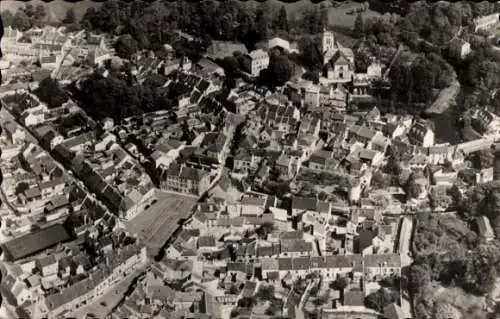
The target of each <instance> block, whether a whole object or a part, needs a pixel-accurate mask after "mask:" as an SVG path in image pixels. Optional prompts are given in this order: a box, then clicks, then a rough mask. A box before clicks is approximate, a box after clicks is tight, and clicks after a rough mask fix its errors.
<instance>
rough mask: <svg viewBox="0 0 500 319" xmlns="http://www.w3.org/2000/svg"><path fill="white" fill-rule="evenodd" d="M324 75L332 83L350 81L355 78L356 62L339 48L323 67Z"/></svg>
mask: <svg viewBox="0 0 500 319" xmlns="http://www.w3.org/2000/svg"><path fill="white" fill-rule="evenodd" d="M323 74H324V76H325V77H326V78H327V79H328V81H330V82H332V83H350V82H352V81H353V78H354V64H353V63H352V62H351V61H350V60H349V58H348V57H347V56H346V55H345V53H344V51H342V50H338V51H337V52H336V53H335V55H334V56H333V57H332V58H331V60H329V61H328V62H327V63H326V65H325V66H324V69H323Z"/></svg>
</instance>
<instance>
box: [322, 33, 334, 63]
mask: <svg viewBox="0 0 500 319" xmlns="http://www.w3.org/2000/svg"><path fill="white" fill-rule="evenodd" d="M321 51H322V53H323V57H324V60H325V63H326V62H327V61H328V60H329V59H330V58H331V57H332V56H333V54H334V53H335V36H334V35H333V32H332V31H327V30H326V28H325V29H324V30H323V36H322V48H321Z"/></svg>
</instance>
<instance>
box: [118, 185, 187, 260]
mask: <svg viewBox="0 0 500 319" xmlns="http://www.w3.org/2000/svg"><path fill="white" fill-rule="evenodd" d="M156 198H157V201H156V202H155V203H154V204H153V205H151V206H150V207H149V208H148V209H146V210H145V211H144V212H142V213H140V214H139V215H137V216H136V217H134V218H133V219H132V220H130V221H128V222H125V224H126V228H127V230H128V231H130V232H131V233H133V234H135V235H136V236H137V237H138V238H139V239H140V240H141V241H142V242H143V243H144V244H145V245H146V247H148V251H149V253H150V254H151V255H156V253H157V252H158V251H159V249H160V248H161V247H162V246H163V245H164V244H165V242H166V241H167V240H168V239H169V238H170V236H172V234H173V233H174V232H175V230H176V229H177V227H178V226H179V221H180V220H181V219H184V218H187V217H189V215H190V212H191V210H192V208H193V206H194V205H195V204H196V202H197V198H196V197H194V196H189V195H182V194H176V193H171V192H165V191H158V192H157V194H156Z"/></svg>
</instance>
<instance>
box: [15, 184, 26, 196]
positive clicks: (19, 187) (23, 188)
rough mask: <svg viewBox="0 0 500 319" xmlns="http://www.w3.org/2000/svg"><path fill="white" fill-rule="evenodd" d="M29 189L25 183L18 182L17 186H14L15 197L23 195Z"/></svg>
mask: <svg viewBox="0 0 500 319" xmlns="http://www.w3.org/2000/svg"><path fill="white" fill-rule="evenodd" d="M29 188H30V186H29V184H28V183H26V182H20V183H19V184H17V185H16V190H15V193H16V195H19V194H22V193H24V192H25V191H26V190H28V189H29Z"/></svg>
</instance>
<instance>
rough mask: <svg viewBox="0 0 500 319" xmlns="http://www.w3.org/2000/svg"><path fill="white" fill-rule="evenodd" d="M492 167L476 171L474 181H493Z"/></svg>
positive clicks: (482, 182) (481, 182)
mask: <svg viewBox="0 0 500 319" xmlns="http://www.w3.org/2000/svg"><path fill="white" fill-rule="evenodd" d="M493 177H494V169H493V167H488V168H483V169H482V170H480V171H479V172H478V173H476V183H477V184H484V183H488V182H491V181H493Z"/></svg>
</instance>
